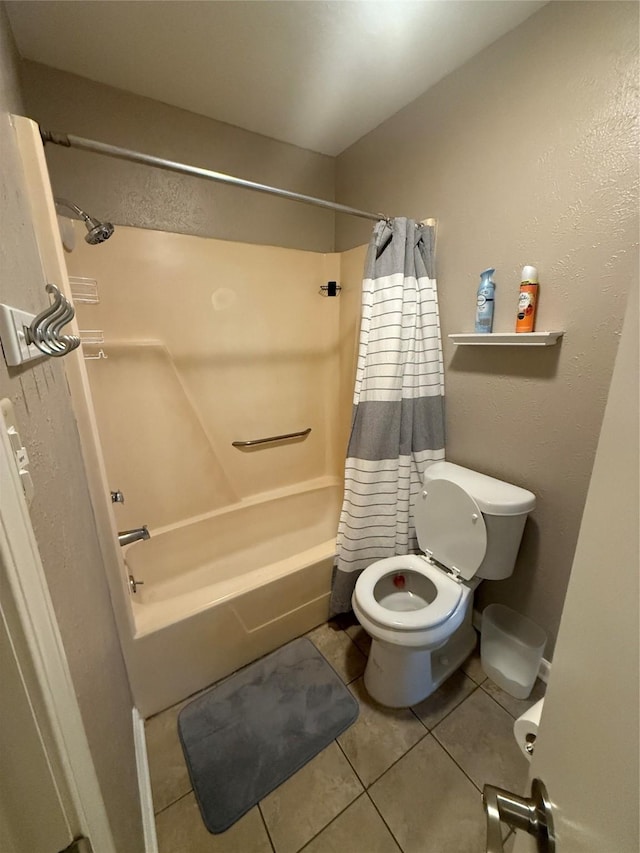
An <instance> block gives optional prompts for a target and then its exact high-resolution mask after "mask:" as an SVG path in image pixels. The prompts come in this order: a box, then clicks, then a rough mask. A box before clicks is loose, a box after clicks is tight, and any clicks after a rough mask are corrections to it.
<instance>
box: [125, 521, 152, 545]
mask: <svg viewBox="0 0 640 853" xmlns="http://www.w3.org/2000/svg"><path fill="white" fill-rule="evenodd" d="M150 538H151V534H150V533H149V531H148V530H147V525H146V524H143V525H142V527H134V528H133V530H123V531H122V532H121V533H118V542H119V543H120V544H121V545H130V544H131V543H132V542H139V541H140V540H141V539H150Z"/></svg>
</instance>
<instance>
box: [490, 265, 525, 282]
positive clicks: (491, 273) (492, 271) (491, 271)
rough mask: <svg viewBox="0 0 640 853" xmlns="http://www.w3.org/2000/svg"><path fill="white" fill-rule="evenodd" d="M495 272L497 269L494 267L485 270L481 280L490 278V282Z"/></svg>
mask: <svg viewBox="0 0 640 853" xmlns="http://www.w3.org/2000/svg"><path fill="white" fill-rule="evenodd" d="M531 269H533V267H531ZM494 272H495V269H494V268H493V267H490V268H489V269H488V270H484V271H483V272H481V273H480V278H481V279H482V278H488V279H489V281H490V280H491V276H492V275H493V274H494Z"/></svg>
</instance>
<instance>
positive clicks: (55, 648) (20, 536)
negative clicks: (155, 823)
mask: <svg viewBox="0 0 640 853" xmlns="http://www.w3.org/2000/svg"><path fill="white" fill-rule="evenodd" d="M21 445H22V442H21V439H20V435H19V433H18V432H17V430H16V421H15V415H14V413H13V409H12V406H11V404H10V401H9V400H0V483H1V484H2V485H1V487H0V853H27V851H28V853H59V851H61V850H64V849H66V848H67V847H68V846H69V845H70V844H71V843H72V842H73V841H74V840H75V841H80V839H84V841H83V842H82V843H83V846H82V847H81V848H79V849H83V850H88V849H91V848H90V844H89V842H90V843H91V844H92V845H93V848H92V849H93V850H94V851H95V853H116V850H115V846H114V843H113V837H112V835H111V828H110V826H109V821H108V819H107V814H106V811H105V807H104V802H103V801H102V794H101V791H100V786H99V784H98V779H97V776H96V771H95V767H94V765H93V760H92V758H91V752H90V750H89V744H88V742H87V738H86V733H85V730H84V725H83V721H82V717H81V715H80V708H79V706H78V701H77V698H76V695H75V691H74V688H73V682H72V680H71V674H70V672H69V667H68V663H67V659H66V655H65V651H64V647H63V645H62V639H61V636H60V632H59V629H58V624H57V622H56V617H55V612H54V610H53V605H52V603H51V599H50V596H49V590H48V587H47V582H46V578H45V575H44V570H43V567H42V562H41V560H40V555H39V553H38V545H37V542H36V539H35V534H34V532H33V528H32V526H31V519H30V517H29V510H28V506H27V502H26V500H25V494H24V492H23V479H24V469H25V467H26V464H25V457H24V453H23V451H24V448H21ZM16 451H17V452H16Z"/></svg>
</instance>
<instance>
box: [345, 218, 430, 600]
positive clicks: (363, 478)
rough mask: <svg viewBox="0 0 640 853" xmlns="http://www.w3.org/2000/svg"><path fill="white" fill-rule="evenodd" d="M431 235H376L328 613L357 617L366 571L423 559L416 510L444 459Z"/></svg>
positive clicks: (391, 229)
mask: <svg viewBox="0 0 640 853" xmlns="http://www.w3.org/2000/svg"><path fill="white" fill-rule="evenodd" d="M434 249H435V230H434V228H433V227H431V226H423V225H420V224H416V223H415V222H414V221H413V220H412V219H404V218H398V219H394V220H392V221H391V222H387V221H384V220H383V221H381V222H378V223H377V224H376V226H375V228H374V231H373V236H372V239H371V243H370V244H369V250H368V254H367V260H366V264H365V272H364V280H363V283H362V325H361V330H360V347H359V352H358V366H357V372H356V384H355V391H354V398H353V403H354V408H353V421H352V427H351V436H350V439H349V446H348V450H347V460H346V465H345V491H344V501H343V505H342V512H341V515H340V522H339V526H338V538H337V555H336V564H335V566H334V574H333V583H332V594H331V604H330V611H331V615H332V616H335V615H337V614H338V613H345V612H347V611H348V610H350V609H351V594H352V592H353V588H354V586H355V583H356V580H357V578H358V575H359V574H360V572H361V571H362V570H363V569H365V568H366V567H367V566H368V565H370V564H371V563H373V562H374V561H375V560H380V559H382V558H383V557H392V556H394V555H396V554H407V553H410V552H412V551H413V552H415V551H417V540H416V534H415V528H414V524H413V518H412V511H411V507H412V502H413V499H414V497H415V496H416V494H417V493H418V491H419V489H420V486H421V483H422V474H423V472H424V469H425V466H426V465H427V463H429V462H431V461H435V460H438V459H444V371H443V364H442V343H441V340H440V321H439V316H438V298H437V291H436V281H435V269H434Z"/></svg>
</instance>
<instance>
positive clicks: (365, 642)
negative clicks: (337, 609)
mask: <svg viewBox="0 0 640 853" xmlns="http://www.w3.org/2000/svg"><path fill="white" fill-rule="evenodd" d="M345 631H346V632H347V634H348V635H349V636H350V637H351V639H352V640H353V642H354V643H355V644H356V646H357V647H358V648H359V649H360V651H361V652H362V654H363V655H366V656H367V657H368V656H369V651H370V649H371V637H370V636H369V635H368V634H367V632H366V631H365V630H364V628H363V627H362V625H350V626H349V627H348V628H345Z"/></svg>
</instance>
